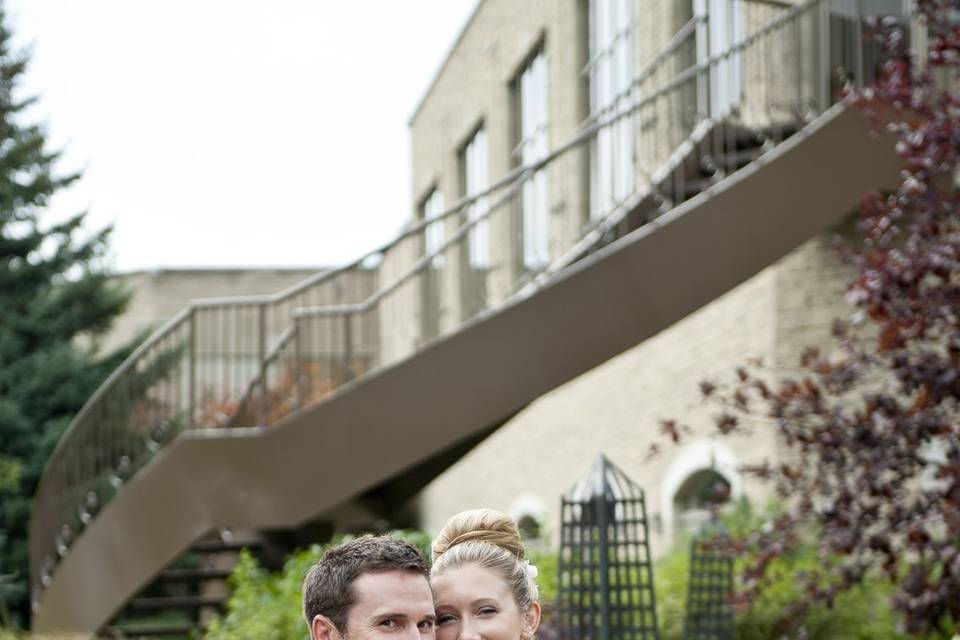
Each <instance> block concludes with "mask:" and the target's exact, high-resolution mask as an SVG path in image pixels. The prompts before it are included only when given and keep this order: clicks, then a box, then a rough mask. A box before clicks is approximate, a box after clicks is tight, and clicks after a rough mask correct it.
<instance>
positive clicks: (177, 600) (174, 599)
mask: <svg viewBox="0 0 960 640" xmlns="http://www.w3.org/2000/svg"><path fill="white" fill-rule="evenodd" d="M225 600H226V599H225V598H224V597H223V596H160V597H156V598H134V599H133V600H131V601H130V605H129V608H130V609H131V610H138V611H156V610H158V609H199V608H201V607H222V606H223V605H224V603H225Z"/></svg>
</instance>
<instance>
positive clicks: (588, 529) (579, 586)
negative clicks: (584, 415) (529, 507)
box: [559, 455, 659, 640]
mask: <svg viewBox="0 0 960 640" xmlns="http://www.w3.org/2000/svg"><path fill="white" fill-rule="evenodd" d="M561 518H562V522H561V534H560V535H561V537H560V561H559V599H560V602H559V613H560V626H561V630H562V632H563V634H564V637H567V638H577V639H578V640H614V639H616V640H647V639H656V638H658V637H659V635H658V631H657V615H656V602H655V598H654V588H653V568H652V565H651V558H650V542H649V535H648V534H649V528H648V526H647V513H646V503H645V499H644V494H643V489H641V488H640V487H639V486H638V485H637V484H636V483H635V482H633V481H632V480H630V478H628V477H627V476H626V474H624V473H623V471H621V470H620V469H618V468H617V467H616V466H614V465H613V464H612V463H611V462H610V461H609V460H607V458H606V457H604V456H602V455H601V456H600V457H599V458H597V460H596V461H595V462H594V463H593V465H592V466H591V467H590V469H589V471H588V472H587V473H586V474H585V475H584V476H583V477H582V478H580V480H579V481H578V482H577V483H576V484H575V485H574V486H573V487H572V488H571V489H570V490H569V491H568V492H567V493H566V494H564V496H563V498H562V500H561Z"/></svg>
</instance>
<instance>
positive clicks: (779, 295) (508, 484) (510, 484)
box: [419, 238, 847, 552]
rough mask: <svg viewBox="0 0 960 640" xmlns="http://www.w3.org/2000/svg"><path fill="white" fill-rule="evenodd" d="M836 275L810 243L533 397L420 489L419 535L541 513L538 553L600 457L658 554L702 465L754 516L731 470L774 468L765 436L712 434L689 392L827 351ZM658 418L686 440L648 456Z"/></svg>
mask: <svg viewBox="0 0 960 640" xmlns="http://www.w3.org/2000/svg"><path fill="white" fill-rule="evenodd" d="M846 275H847V274H846V271H845V270H844V269H843V268H842V267H841V266H840V265H839V263H838V261H837V259H836V258H835V257H834V256H833V254H832V252H831V250H830V248H829V243H828V241H826V240H824V239H819V238H818V239H815V240H812V241H810V242H809V243H807V244H805V245H803V246H802V247H800V248H799V249H797V250H796V251H794V252H793V253H791V254H790V255H789V256H787V257H786V258H784V259H783V260H782V261H780V262H779V263H777V264H776V265H773V266H771V267H769V268H768V269H766V270H765V271H763V272H761V273H760V274H758V275H756V276H755V277H753V278H752V279H750V280H749V281H747V282H745V283H743V284H742V285H740V286H739V287H737V288H736V289H734V290H733V291H731V292H729V293H728V294H726V295H725V296H723V297H721V298H719V299H717V300H715V301H714V302H712V303H710V304H709V305H707V306H706V307H704V308H703V309H701V310H699V311H697V312H696V313H694V314H692V315H691V316H689V317H687V318H685V319H684V320H682V321H680V322H678V323H676V324H675V325H674V326H672V327H670V328H669V329H667V330H666V331H663V332H662V333H660V334H659V335H657V336H654V337H653V338H651V339H649V340H647V341H645V342H643V343H642V344H640V345H637V346H636V347H634V348H633V349H631V350H629V351H627V352H625V353H623V354H621V355H619V356H617V357H616V358H613V359H612V360H610V361H608V362H607V363H605V364H603V365H601V366H599V367H597V368H596V369H594V370H592V371H590V372H588V373H586V374H584V375H582V376H580V377H579V378H577V379H576V380H573V381H571V382H570V383H568V384H566V385H564V386H562V387H560V388H558V389H556V390H554V391H552V392H551V393H549V394H547V395H545V396H543V397H542V398H540V399H538V400H537V401H535V402H534V403H532V404H531V405H530V406H529V407H528V408H527V409H526V410H524V411H523V412H521V413H520V414H519V415H517V416H516V417H515V418H514V419H513V420H511V421H509V422H508V423H507V424H505V425H504V426H503V427H501V428H500V429H499V430H498V431H497V432H496V433H494V434H493V435H491V436H490V437H489V438H488V439H487V440H485V441H484V442H483V443H481V444H480V445H479V446H478V447H477V448H476V449H474V450H473V451H472V452H471V453H469V454H468V455H467V456H465V457H464V458H463V459H462V460H461V461H459V462H458V463H457V464H456V465H454V466H453V467H451V468H450V469H449V470H448V471H447V472H445V473H444V474H443V475H441V476H440V477H438V478H437V479H436V480H435V481H434V482H433V483H431V484H430V485H429V486H428V487H427V488H426V489H425V490H424V491H423V493H422V494H421V495H420V497H419V507H420V510H421V515H422V518H423V525H424V526H425V527H426V528H427V530H429V531H433V532H435V531H437V530H438V529H439V528H440V527H441V526H442V525H443V522H444V521H445V519H446V518H447V517H449V516H450V515H452V514H453V513H455V512H457V511H459V510H461V509H466V508H474V507H480V506H488V507H493V508H496V509H501V510H503V511H506V512H509V513H513V514H514V515H520V514H522V513H524V512H527V511H528V510H529V511H532V510H536V508H538V505H539V506H542V508H543V509H544V512H543V515H544V524H545V527H544V528H545V530H546V532H547V538H548V540H547V543H548V544H556V542H557V528H558V517H559V502H560V495H561V493H562V492H563V491H565V490H566V489H568V488H569V487H570V486H571V485H572V484H573V483H574V482H575V481H576V479H577V478H578V477H579V476H580V475H581V474H582V473H584V472H585V471H586V470H587V468H588V467H589V465H590V463H591V462H592V461H593V460H594V459H595V458H596V456H597V455H599V454H600V453H604V454H606V455H607V456H608V457H609V458H610V459H611V460H612V461H613V462H614V463H615V464H617V465H618V466H620V467H621V468H622V469H623V470H624V471H625V472H626V473H627V475H629V476H630V477H632V478H633V479H634V480H635V481H636V482H638V483H639V484H640V485H641V486H642V487H643V488H644V490H645V492H646V496H647V509H648V515H649V516H650V518H651V522H652V523H654V526H652V530H653V531H654V535H653V537H652V543H653V546H654V549H655V551H656V552H660V551H662V550H663V549H665V548H666V546H667V545H668V544H669V542H670V540H671V532H672V527H673V517H672V515H671V513H670V510H671V508H672V499H673V495H674V493H675V491H676V489H677V488H678V487H679V483H680V482H682V480H683V479H685V478H686V477H687V476H688V475H689V473H691V472H693V471H695V470H697V469H700V468H704V467H709V465H710V461H711V459H712V460H713V462H714V463H715V465H716V467H717V469H718V470H720V471H722V472H724V475H725V476H727V478H728V480H731V481H732V483H733V485H734V491H735V492H740V491H742V492H743V494H744V495H746V496H747V497H748V499H749V500H750V501H751V502H752V503H753V504H757V505H761V506H762V505H763V504H764V503H765V502H766V499H767V498H766V496H767V492H766V488H765V487H764V486H762V485H760V484H758V483H756V482H755V481H752V480H749V479H744V478H742V477H740V474H739V473H737V472H736V471H735V467H736V466H738V465H740V464H743V463H749V462H759V461H761V460H763V459H767V458H771V459H776V457H777V455H778V445H777V442H776V439H775V438H774V436H773V430H772V429H769V428H767V427H766V426H765V425H763V424H757V425H755V426H754V428H753V431H752V433H751V434H750V435H748V436H742V437H740V436H738V437H729V438H722V437H721V438H717V437H716V436H713V435H711V429H712V424H713V423H712V416H713V415H715V414H716V413H717V409H716V407H714V406H711V405H709V404H705V403H704V402H703V401H702V400H701V396H700V391H699V382H700V381H701V380H704V379H709V380H717V381H722V380H723V379H724V378H728V377H729V376H730V375H731V374H732V372H733V369H734V367H736V366H737V365H739V364H742V363H744V362H745V361H746V360H747V359H749V358H761V359H762V360H764V362H765V363H767V366H770V364H771V363H773V362H775V361H778V360H780V359H783V358H787V359H795V358H794V356H795V355H796V354H798V353H799V352H800V350H801V348H802V345H803V344H806V343H808V342H813V343H820V344H823V343H825V342H826V341H827V337H828V335H829V329H830V326H831V322H832V318H833V317H834V316H835V315H837V314H840V315H843V314H844V313H846V307H845V304H844V302H843V299H842V295H838V292H839V291H841V290H842V289H843V278H844V277H845V276H846ZM666 418H675V419H677V420H679V421H680V422H681V423H683V424H686V425H688V426H690V427H691V429H692V430H693V433H692V434H690V435H688V436H687V438H688V439H687V440H686V441H685V442H684V444H683V445H682V446H680V447H675V446H673V445H666V446H664V447H663V450H662V452H661V453H660V454H659V455H657V456H655V457H653V458H650V457H648V450H649V446H650V444H651V443H652V442H654V441H660V442H662V443H663V442H665V440H664V439H663V438H662V437H660V436H659V435H658V434H659V423H660V420H662V419H666ZM491 479H495V481H492V480H491ZM657 523H659V525H658V524H657Z"/></svg>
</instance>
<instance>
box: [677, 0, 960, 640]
mask: <svg viewBox="0 0 960 640" xmlns="http://www.w3.org/2000/svg"><path fill="white" fill-rule="evenodd" d="M916 9H917V11H918V12H919V13H920V14H921V15H923V16H925V18H926V20H927V24H928V26H929V30H930V46H929V55H928V56H927V57H926V60H925V61H924V64H918V61H917V60H915V59H914V58H913V57H912V55H911V54H910V52H909V51H908V50H907V47H906V42H905V37H904V35H903V33H902V30H901V29H900V27H899V25H897V24H896V23H895V22H892V21H888V20H873V21H871V22H870V23H869V25H868V26H869V29H870V30H871V31H872V32H873V34H874V35H875V36H876V37H879V38H882V39H883V42H884V44H885V46H886V48H887V53H888V54H889V55H890V61H889V62H888V63H887V64H886V66H885V68H884V71H883V73H882V75H881V77H880V78H879V79H878V81H877V82H876V83H875V85H874V86H872V87H871V88H869V89H866V90H863V91H860V92H857V93H851V94H850V95H849V96H848V99H849V100H850V101H851V102H852V103H854V104H856V105H857V106H859V107H860V108H862V109H863V110H864V111H865V113H867V114H868V115H869V117H870V118H871V120H872V122H874V123H875V124H876V125H877V126H878V127H879V126H882V127H885V128H887V129H889V130H891V131H893V132H895V133H896V134H897V136H898V140H899V141H898V143H897V152H898V153H899V154H900V156H901V157H902V158H903V160H904V163H905V166H904V170H903V172H902V175H901V181H900V184H899V188H898V190H897V191H896V192H895V193H892V194H887V195H883V194H878V193H873V194H868V195H867V196H866V197H865V198H864V199H863V205H862V211H861V217H860V224H859V229H860V232H861V237H860V238H859V241H858V242H857V243H856V244H854V245H847V246H845V247H844V248H843V249H842V255H843V257H844V258H845V259H846V260H847V261H848V262H849V263H850V264H852V265H854V266H855V267H856V268H857V271H858V275H857V277H856V279H855V280H854V281H853V282H852V283H851V284H850V287H849V296H848V297H849V299H850V301H851V302H852V303H853V304H855V305H856V306H857V307H858V309H859V311H858V313H857V314H856V315H855V316H854V317H855V318H856V319H855V320H854V321H853V322H852V323H851V322H846V321H838V322H837V323H836V324H835V326H834V331H833V333H834V336H835V338H836V348H835V350H833V351H832V352H830V353H825V352H822V351H820V350H816V349H810V350H807V351H806V352H804V354H803V356H802V357H801V361H800V365H801V367H802V369H803V370H804V374H803V376H801V377H799V378H798V379H796V380H787V381H782V382H778V383H777V384H776V385H774V384H773V383H770V382H768V381H767V382H765V381H764V380H763V379H761V378H762V377H763V376H764V372H763V371H762V370H761V369H759V367H758V366H756V365H755V364H752V363H751V364H748V365H747V366H745V367H740V368H737V369H736V370H735V371H734V372H733V375H732V376H731V381H730V382H729V383H726V384H720V383H717V382H704V383H702V384H701V387H700V388H701V391H702V393H703V396H704V397H705V399H707V400H708V401H709V402H716V403H718V404H719V405H720V406H721V407H722V412H721V414H720V415H719V417H718V418H717V421H716V427H717V429H718V430H719V431H720V432H721V433H723V434H728V433H741V432H743V430H744V429H745V428H746V425H748V424H754V425H755V424H756V422H757V421H756V420H752V419H747V418H748V417H749V418H753V417H756V416H757V415H758V414H759V415H761V416H763V417H764V419H765V420H768V421H772V423H773V424H774V425H775V426H776V428H777V429H778V431H779V433H780V434H781V435H782V436H783V439H784V442H785V443H786V445H787V447H789V449H790V451H791V453H790V454H788V455H786V456H784V457H783V459H784V460H786V461H788V462H785V463H778V464H762V465H758V466H753V467H750V468H747V469H745V472H747V473H749V474H752V475H753V476H755V477H757V478H759V479H761V480H763V481H766V482H769V483H770V484H771V486H772V487H774V489H775V490H776V492H777V494H778V495H780V496H781V497H783V498H784V504H785V507H786V512H785V513H784V514H783V515H781V516H780V517H778V518H777V519H776V520H775V521H774V522H772V523H771V524H770V526H768V527H766V528H764V530H762V531H755V532H753V533H751V534H749V535H748V536H747V537H746V538H743V539H734V540H731V541H730V542H729V544H730V545H731V550H732V551H733V552H735V553H744V552H750V557H751V558H752V559H753V561H752V563H751V564H750V566H749V567H747V569H746V571H745V572H744V574H743V576H742V578H743V588H742V589H741V591H740V593H739V594H738V597H737V604H738V606H748V605H749V603H750V601H751V600H752V599H753V598H755V597H756V596H757V594H758V593H759V592H760V591H761V590H762V588H763V585H764V580H765V577H766V572H767V569H768V568H769V567H770V566H771V563H772V562H773V561H774V560H775V559H777V558H779V557H781V556H782V555H783V554H784V553H786V552H787V551H789V550H790V549H792V548H794V547H795V546H796V545H797V544H798V543H799V540H798V534H797V532H798V531H807V530H815V531H818V532H819V534H820V536H821V538H820V539H821V544H822V550H823V551H824V557H825V558H833V559H834V560H832V561H830V562H827V563H826V565H825V566H824V569H823V571H822V572H821V573H820V574H818V575H805V576H799V577H798V579H800V580H802V581H803V584H804V589H803V593H805V594H806V596H807V598H806V599H805V600H804V602H799V603H797V605H796V607H795V608H793V609H791V610H790V611H787V612H785V616H784V627H783V630H784V631H788V630H789V629H791V628H792V627H791V625H794V624H795V622H796V620H798V619H799V616H800V614H801V613H802V611H803V609H804V607H805V606H808V605H809V604H810V603H813V602H820V603H826V604H830V603H832V602H833V600H834V599H835V597H836V595H837V594H838V593H840V592H841V591H843V590H845V589H849V588H851V587H852V586H854V585H857V584H858V583H860V582H861V581H862V580H863V579H864V577H865V576H866V575H868V574H871V573H873V574H877V573H879V574H881V575H886V576H888V577H889V578H890V579H891V580H893V581H894V582H895V583H896V584H897V587H898V591H897V595H896V598H895V600H894V602H893V606H894V607H895V608H896V609H897V610H898V611H899V612H900V613H902V614H903V619H904V621H905V628H906V631H907V632H909V633H911V634H916V635H922V634H926V633H929V632H931V631H936V630H937V629H938V628H939V627H938V625H940V624H941V623H942V621H943V620H945V619H948V618H950V617H952V619H953V621H954V622H955V623H956V624H960V193H958V188H957V181H958V175H960V174H958V163H960V94H958V93H957V91H956V87H958V86H960V82H957V80H958V76H957V70H958V68H960V19H958V14H957V9H958V4H957V1H956V0H917V2H916ZM946 77H949V78H950V79H952V80H953V81H954V82H953V84H952V87H953V89H951V88H950V86H949V83H943V82H939V83H938V82H937V78H946ZM858 316H859V318H858ZM670 424H671V425H672V424H673V423H670ZM664 430H665V431H666V432H667V433H668V434H669V435H670V436H671V439H674V440H676V439H679V434H678V433H679V432H678V431H677V430H676V428H675V425H674V428H667V427H666V426H665V427H664ZM793 454H796V455H793Z"/></svg>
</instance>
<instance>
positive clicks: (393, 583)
mask: <svg viewBox="0 0 960 640" xmlns="http://www.w3.org/2000/svg"><path fill="white" fill-rule="evenodd" d="M353 588H354V594H355V596H356V598H355V600H354V609H355V610H356V612H357V613H358V614H362V615H363V616H364V617H371V616H380V615H384V614H396V615H407V616H426V615H430V616H432V615H433V594H432V592H431V591H430V583H429V582H428V581H427V577H426V576H425V575H423V574H422V573H419V572H417V571H407V570H386V571H367V572H365V573H363V574H362V575H361V576H360V577H358V578H357V579H356V580H355V581H354V584H353Z"/></svg>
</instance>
